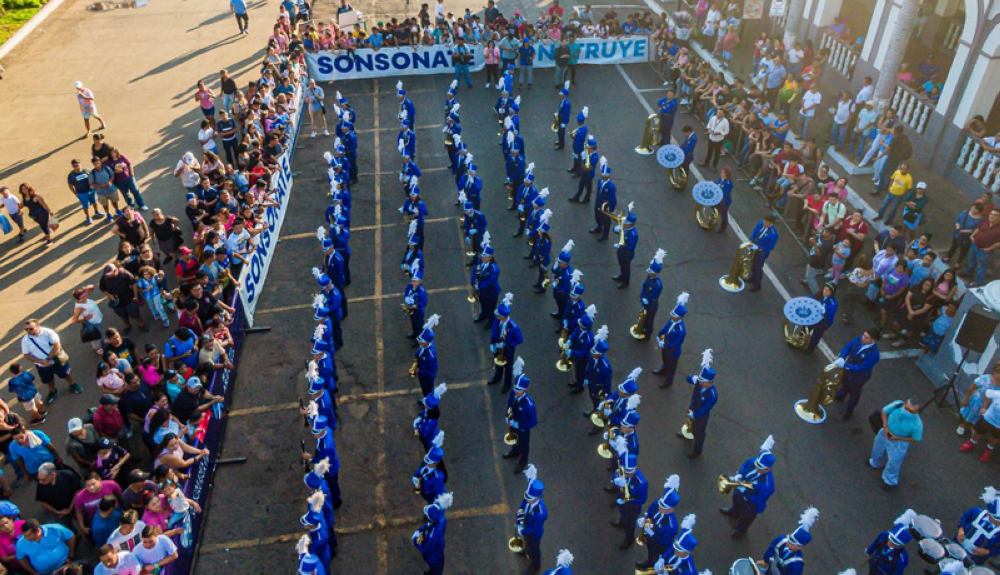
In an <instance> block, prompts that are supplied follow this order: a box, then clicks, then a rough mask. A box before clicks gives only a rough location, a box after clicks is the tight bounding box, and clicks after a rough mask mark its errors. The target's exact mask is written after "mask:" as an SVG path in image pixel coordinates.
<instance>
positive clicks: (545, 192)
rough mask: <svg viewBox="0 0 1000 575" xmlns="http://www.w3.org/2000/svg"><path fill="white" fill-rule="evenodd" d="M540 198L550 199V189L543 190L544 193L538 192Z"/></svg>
mask: <svg viewBox="0 0 1000 575" xmlns="http://www.w3.org/2000/svg"><path fill="white" fill-rule="evenodd" d="M538 197H539V198H547V197H549V189H548V188H542V191H540V192H538Z"/></svg>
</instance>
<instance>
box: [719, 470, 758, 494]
mask: <svg viewBox="0 0 1000 575" xmlns="http://www.w3.org/2000/svg"><path fill="white" fill-rule="evenodd" d="M718 486H719V493H721V494H723V495H729V494H730V493H732V492H733V489H736V488H737V487H745V488H747V489H749V490H751V491H753V489H754V486H753V483H752V482H750V481H732V480H731V479H729V478H728V477H726V476H725V475H720V476H719V480H718Z"/></svg>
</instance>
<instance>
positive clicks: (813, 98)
mask: <svg viewBox="0 0 1000 575" xmlns="http://www.w3.org/2000/svg"><path fill="white" fill-rule="evenodd" d="M822 102H823V94H821V93H820V91H819V86H817V85H816V84H813V85H812V86H809V89H808V90H806V91H805V93H804V94H802V108H801V109H800V110H799V138H801V139H803V140H807V139H809V123H810V122H812V120H813V118H815V117H816V108H817V107H818V106H819V105H820V104H821V103H822Z"/></svg>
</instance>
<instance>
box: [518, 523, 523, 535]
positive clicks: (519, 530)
mask: <svg viewBox="0 0 1000 575" xmlns="http://www.w3.org/2000/svg"><path fill="white" fill-rule="evenodd" d="M522 535H524V527H521V526H520V525H518V526H517V536H518V537H521V536H522Z"/></svg>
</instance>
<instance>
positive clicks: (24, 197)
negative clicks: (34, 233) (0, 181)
mask: <svg viewBox="0 0 1000 575" xmlns="http://www.w3.org/2000/svg"><path fill="white" fill-rule="evenodd" d="M18 192H19V193H20V194H21V202H22V203H23V205H24V209H25V210H27V212H28V217H29V218H31V219H33V220H35V223H36V224H38V227H39V228H41V230H42V234H43V235H44V236H45V247H49V246H50V245H52V232H53V231H55V229H56V228H58V227H59V221H58V220H57V219H55V216H53V215H52V210H51V209H50V208H49V204H48V202H46V201H45V198H43V197H42V196H41V194H39V193H38V192H36V191H35V188H33V187H31V184H27V183H25V184H21V186H20V187H19V188H18ZM88 219H89V218H88Z"/></svg>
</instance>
